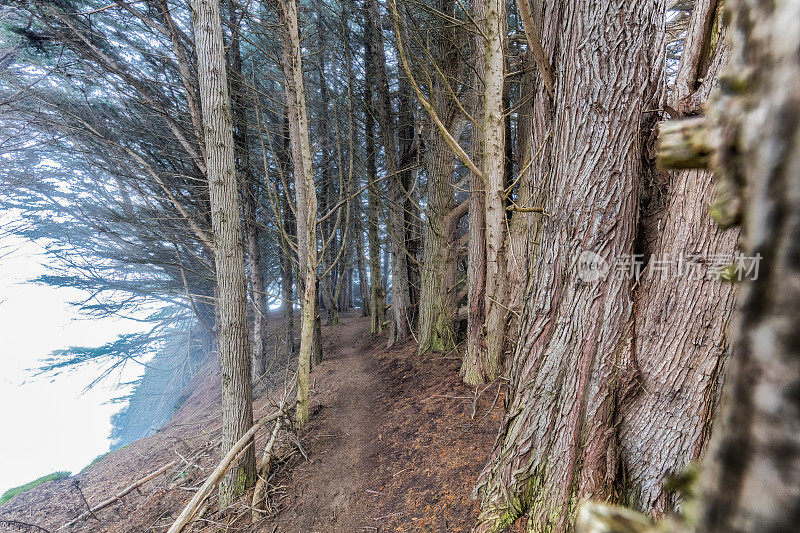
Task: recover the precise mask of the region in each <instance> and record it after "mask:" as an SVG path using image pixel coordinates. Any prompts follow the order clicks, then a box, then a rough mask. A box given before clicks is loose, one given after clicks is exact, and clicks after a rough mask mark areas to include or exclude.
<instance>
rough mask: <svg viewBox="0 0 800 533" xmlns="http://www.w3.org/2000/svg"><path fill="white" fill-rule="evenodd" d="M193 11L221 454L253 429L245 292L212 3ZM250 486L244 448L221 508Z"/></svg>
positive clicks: (250, 463)
mask: <svg viewBox="0 0 800 533" xmlns="http://www.w3.org/2000/svg"><path fill="white" fill-rule="evenodd" d="M192 7H193V13H194V34H195V43H196V49H197V67H198V81H199V86H200V102H201V106H202V111H203V127H204V134H205V135H204V137H205V144H206V169H207V175H208V185H209V193H210V202H211V222H212V227H213V229H214V245H215V248H214V259H215V265H216V272H217V294H218V301H217V316H218V322H217V326H218V331H219V336H218V339H219V357H220V362H221V365H222V450H223V453H225V452H227V451H228V450H229V449H230V448H231V447H232V446H233V445H234V444H235V443H236V442H237V441H238V440H239V439H240V438H241V437H242V436H243V435H244V434H245V433H246V432H247V430H248V429H250V427H251V426H252V425H253V405H252V403H253V393H252V389H251V386H252V385H251V368H250V346H249V339H248V335H247V293H246V281H245V270H244V253H243V251H242V238H241V223H240V219H239V190H238V188H237V186H236V160H235V149H234V140H233V121H232V118H231V108H230V100H229V96H228V83H227V79H226V73H225V48H224V44H223V41H222V20H221V19H220V9H219V1H218V0H193V2H192ZM254 482H255V454H254V452H253V450H252V447H251V448H250V449H249V450H248V451H247V452H245V455H244V456H243V457H242V459H241V461H240V462H239V463H238V465H237V466H236V467H234V468H232V469H231V471H230V473H229V474H228V475H227V476H226V477H225V479H224V480H223V482H222V484H221V485H220V493H219V494H220V507H226V506H228V505H230V504H231V503H232V502H233V501H234V500H235V499H236V498H237V497H239V496H240V495H242V494H243V493H244V491H245V490H247V488H249V487H250V486H251V485H252V484H253V483H254Z"/></svg>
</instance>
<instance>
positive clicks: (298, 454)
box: [0, 316, 503, 533]
mask: <svg viewBox="0 0 800 533" xmlns="http://www.w3.org/2000/svg"><path fill="white" fill-rule="evenodd" d="M367 330H368V321H367V320H366V319H363V318H361V317H357V316H346V317H344V319H343V322H342V324H341V325H339V326H336V327H331V328H327V327H326V328H324V329H323V337H324V352H325V355H326V360H325V361H324V362H323V363H322V364H321V365H320V366H319V367H317V368H315V369H314V371H313V372H312V383H313V387H312V388H313V391H312V394H313V399H312V420H311V422H310V423H309V424H308V426H307V427H306V428H304V429H303V430H302V431H301V432H300V434H299V438H300V442H299V446H295V445H294V444H293V443H291V442H284V443H283V445H282V447H281V449H282V451H281V454H282V457H281V459H280V460H279V464H278V467H277V468H276V469H275V470H274V474H273V477H272V478H271V480H270V481H271V485H272V489H271V498H270V509H271V511H272V513H271V514H270V515H269V516H267V517H265V518H263V519H262V520H260V521H258V522H256V523H255V524H252V525H251V524H250V523H249V512H247V507H246V505H247V504H248V503H249V500H248V501H246V498H243V499H242V500H241V501H240V502H239V503H238V504H237V505H235V506H234V507H233V508H232V509H229V510H227V511H226V512H223V513H219V512H216V510H215V509H214V508H211V509H210V510H209V511H208V512H207V513H206V514H205V518H204V520H203V521H201V522H198V523H196V525H195V526H194V530H196V531H199V530H203V531H266V532H275V531H286V532H298V531H300V532H303V533H306V532H308V533H311V532H315V531H318V532H324V533H328V532H338V531H342V532H351V531H431V532H438V531H442V532H445V531H446V532H455V531H467V530H468V529H469V527H470V526H471V525H472V524H473V523H474V519H475V517H476V516H477V504H476V502H474V501H472V500H471V499H470V497H469V495H470V492H471V490H472V486H473V485H474V482H475V479H476V477H477V475H478V473H479V472H480V470H481V468H482V467H483V465H484V463H485V461H486V458H487V457H488V455H489V453H490V450H491V446H492V443H493V440H494V437H495V434H496V430H497V425H498V423H499V418H500V414H501V410H502V403H503V394H502V392H501V391H500V389H499V386H498V385H493V386H490V387H488V388H485V389H484V390H483V391H477V392H482V394H477V400H476V391H475V390H474V389H471V388H469V387H467V386H465V385H463V384H462V383H461V382H460V380H459V378H458V361H457V360H455V359H448V358H443V357H441V356H438V355H433V356H428V357H419V356H417V355H416V352H415V346H414V345H413V344H412V343H407V344H404V345H401V346H397V347H394V348H392V349H388V350H387V349H385V348H384V346H385V338H383V337H377V338H370V337H369V336H368V335H366V334H365V332H366V331H367ZM190 387H191V388H192V390H193V392H192V394H191V396H190V397H189V398H188V400H187V401H186V402H185V403H184V404H183V405H182V407H181V409H180V410H179V411H178V412H177V413H176V415H175V416H174V417H173V419H172V420H171V421H170V423H168V424H167V426H165V427H164V428H163V429H162V430H161V431H159V432H158V433H157V434H155V435H152V436H150V437H147V438H145V439H142V440H140V441H137V442H134V443H132V444H130V445H129V446H127V447H125V448H123V449H121V450H118V451H117V452H114V453H113V454H111V455H109V456H107V457H105V458H104V459H102V460H101V461H100V462H99V463H97V464H96V465H94V466H92V467H91V468H89V469H87V470H86V471H85V472H83V473H81V474H79V475H77V476H75V477H74V478H71V479H66V480H61V481H56V482H52V483H47V484H45V485H41V486H39V487H37V488H36V489H33V490H31V491H29V492H27V493H25V494H22V495H19V496H17V497H16V498H14V499H13V500H11V501H10V502H8V503H7V504H6V505H4V506H3V507H0V520H19V521H21V522H26V523H32V524H37V525H39V526H42V527H45V528H47V529H50V530H55V529H57V528H58V527H59V526H60V525H61V524H63V523H65V522H67V521H69V520H70V519H72V518H74V517H75V516H77V515H79V514H81V513H82V512H83V511H85V510H86V503H85V502H84V500H83V497H82V496H81V493H82V494H83V496H85V498H86V500H87V501H88V503H89V505H96V504H97V503H98V502H100V501H103V500H105V499H106V498H109V497H112V496H113V495H115V494H116V493H118V492H120V491H121V490H123V489H124V488H125V487H127V486H129V485H130V484H132V483H133V482H134V481H136V480H137V479H140V478H142V477H144V476H145V475H147V474H148V473H150V472H152V471H155V470H157V469H158V468H159V467H161V466H163V465H164V464H167V463H169V462H170V461H174V460H177V461H178V465H177V466H176V467H175V468H173V469H171V470H170V471H169V472H168V473H167V474H165V475H161V476H159V477H157V478H155V479H154V480H152V481H149V482H148V483H147V484H145V485H143V486H142V487H141V488H140V489H139V490H138V491H136V490H135V491H133V492H131V493H130V494H128V495H127V496H125V497H124V498H122V500H121V502H118V503H115V504H113V505H112V506H110V507H108V508H106V509H104V510H102V511H99V512H98V513H97V516H96V517H89V518H88V519H87V520H85V521H82V522H81V523H79V524H77V525H76V526H74V527H72V528H71V531H108V532H133V531H165V530H166V529H167V528H168V527H169V525H170V524H171V522H172V520H174V518H175V517H176V516H177V515H178V513H179V512H180V510H181V508H182V506H183V505H184V504H185V503H186V502H187V501H188V500H189V498H191V495H192V488H193V487H196V486H198V485H199V484H201V483H202V481H203V480H204V479H205V477H206V476H207V475H208V474H209V473H210V471H211V470H212V469H213V468H214V466H216V464H217V462H218V461H219V459H220V454H219V447H218V442H219V438H220V430H219V425H220V411H219V403H220V398H219V377H218V373H217V372H216V364H211V365H209V366H208V367H207V368H206V369H204V371H203V372H201V374H199V375H198V376H197V377H196V378H195V380H194V381H193V384H192V385H191V386H190ZM271 403H272V400H271V399H270V398H269V395H264V396H263V397H262V398H260V399H259V400H258V401H257V402H256V415H257V416H258V415H261V414H266V413H267V412H269V411H270V410H271ZM261 433H262V434H261V435H260V437H259V440H258V442H257V445H258V447H259V448H262V447H263V441H264V439H265V438H266V435H265V433H266V431H262V432H261ZM301 450H302V451H301ZM302 454H305V455H306V456H307V460H306V459H304V458H303V455H302ZM0 530H2V526H0ZM9 530H15V529H9ZM16 530H18V529H16Z"/></svg>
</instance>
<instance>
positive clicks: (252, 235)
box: [228, 2, 268, 376]
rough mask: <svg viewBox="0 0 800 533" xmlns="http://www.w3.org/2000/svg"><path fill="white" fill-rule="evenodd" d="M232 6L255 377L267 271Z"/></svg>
mask: <svg viewBox="0 0 800 533" xmlns="http://www.w3.org/2000/svg"><path fill="white" fill-rule="evenodd" d="M236 13H237V12H236V9H235V8H234V6H233V3H232V2H231V3H230V6H229V19H230V24H231V31H232V32H233V36H232V38H231V44H230V48H229V50H228V53H229V54H230V67H231V76H230V88H231V104H232V106H233V123H234V130H233V140H234V144H235V146H236V170H237V173H238V175H239V183H240V184H241V185H242V192H241V198H242V219H243V221H244V242H245V249H246V251H247V258H248V259H249V266H250V269H249V277H250V291H251V302H252V310H253V367H254V368H255V369H256V375H258V376H263V375H264V374H265V373H266V372H267V359H268V355H267V339H266V335H267V311H268V309H267V297H266V288H265V287H264V272H263V267H262V264H261V245H260V239H259V231H258V225H257V224H256V208H255V206H256V194H257V191H256V183H255V181H256V180H255V177H254V176H253V175H252V173H251V169H250V152H249V150H250V149H249V146H248V131H247V114H246V111H247V106H246V103H245V98H244V89H243V87H242V82H241V80H242V54H241V50H240V49H239V45H240V40H241V39H240V37H239V28H238V27H237V26H236V24H237V22H238V17H237V14H236Z"/></svg>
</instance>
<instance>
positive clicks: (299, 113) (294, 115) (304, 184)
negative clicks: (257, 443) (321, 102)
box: [279, 0, 321, 427]
mask: <svg viewBox="0 0 800 533" xmlns="http://www.w3.org/2000/svg"><path fill="white" fill-rule="evenodd" d="M279 6H280V14H281V20H282V22H283V24H282V25H281V51H282V59H283V74H284V78H285V91H286V101H287V106H288V108H289V138H290V142H291V146H292V161H293V162H294V189H295V198H296V205H297V245H298V246H297V247H298V252H299V254H298V255H299V257H298V262H299V264H300V268H299V271H300V275H301V276H302V277H303V283H302V284H301V285H302V292H303V298H302V302H301V305H302V310H301V313H300V316H301V326H300V352H299V354H298V370H297V409H296V413H295V417H296V421H297V425H298V426H300V427H302V426H303V425H304V424H305V423H306V422H307V421H308V409H309V385H310V384H309V374H310V372H311V356H312V351H313V350H314V344H315V343H314V330H315V318H316V316H317V312H316V310H317V283H316V281H317V231H316V224H317V191H316V188H315V185H314V171H313V167H312V158H311V141H310V139H309V135H308V114H307V111H306V101H305V89H304V83H303V65H302V60H301V53H300V36H299V30H298V22H297V4H296V3H295V0H280V1H279ZM317 344H319V343H317ZM320 348H321V347H320Z"/></svg>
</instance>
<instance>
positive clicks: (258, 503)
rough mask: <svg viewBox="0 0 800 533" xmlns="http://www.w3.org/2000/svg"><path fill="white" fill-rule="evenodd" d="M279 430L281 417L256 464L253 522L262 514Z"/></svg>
mask: <svg viewBox="0 0 800 533" xmlns="http://www.w3.org/2000/svg"><path fill="white" fill-rule="evenodd" d="M280 430H281V419H280V418H279V419H278V420H277V421H276V422H275V427H274V428H273V429H272V435H270V438H269V442H267V445H266V446H265V447H264V455H263V456H262V457H261V463H260V464H259V465H258V479H257V480H256V488H255V489H254V490H253V501H252V505H251V506H252V508H253V517H252V518H253V522H255V521H256V520H257V519H258V517H259V515H263V514H264V509H265V507H266V498H267V477H268V476H269V465H270V461H271V460H272V448H274V447H275V443H276V442H277V440H278V433H279V432H280Z"/></svg>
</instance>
